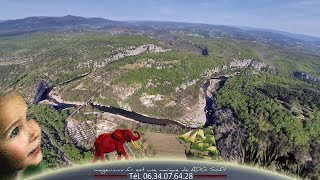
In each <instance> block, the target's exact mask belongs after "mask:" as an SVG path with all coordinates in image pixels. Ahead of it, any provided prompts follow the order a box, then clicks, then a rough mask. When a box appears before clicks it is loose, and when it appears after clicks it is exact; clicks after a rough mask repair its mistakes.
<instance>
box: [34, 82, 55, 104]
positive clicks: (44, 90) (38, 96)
mask: <svg viewBox="0 0 320 180" xmlns="http://www.w3.org/2000/svg"><path fill="white" fill-rule="evenodd" d="M52 88H53V86H52V85H51V83H49V82H46V81H44V80H42V81H40V82H39V83H38V87H37V90H36V93H35V96H34V98H33V104H38V103H39V102H40V101H41V100H43V99H45V97H46V96H48V94H49V93H50V91H51V90H52Z"/></svg>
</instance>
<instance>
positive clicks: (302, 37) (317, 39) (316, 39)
mask: <svg viewBox="0 0 320 180" xmlns="http://www.w3.org/2000/svg"><path fill="white" fill-rule="evenodd" d="M235 27H236V28H239V29H242V30H245V31H264V32H270V33H276V34H281V35H285V36H287V37H291V38H295V39H300V40H304V41H313V42H320V37H315V36H309V35H305V34H295V33H290V32H285V31H278V30H272V29H264V28H252V27H243V26H235Z"/></svg>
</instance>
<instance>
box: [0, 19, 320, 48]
mask: <svg viewBox="0 0 320 180" xmlns="http://www.w3.org/2000/svg"><path fill="white" fill-rule="evenodd" d="M110 28H113V29H116V28H122V29H126V30H128V31H127V32H131V33H132V32H133V31H134V32H139V33H141V32H142V33H146V32H150V31H154V32H157V31H158V32H159V30H161V31H168V32H170V31H177V30H179V31H180V30H182V31H184V32H186V33H187V34H191V35H192V34H193V35H200V36H202V37H205V38H212V37H218V38H229V39H237V40H245V41H261V42H268V43H272V44H277V45H280V46H282V47H287V48H289V49H302V50H306V49H307V51H309V52H312V53H317V54H318V52H320V51H319V47H320V38H317V37H312V36H307V35H300V34H293V33H288V32H282V31H275V30H268V29H259V28H251V27H234V26H225V25H211V24H200V23H187V22H168V21H113V20H109V19H104V18H98V17H93V18H85V17H79V16H72V15H67V16H63V17H27V18H23V19H16V20H8V21H5V22H2V23H0V37H1V36H15V35H20V34H26V33H34V32H39V31H52V30H59V31H64V30H65V29H71V30H72V31H73V32H77V31H79V32H84V31H92V30H99V31H103V30H108V29H110Z"/></svg>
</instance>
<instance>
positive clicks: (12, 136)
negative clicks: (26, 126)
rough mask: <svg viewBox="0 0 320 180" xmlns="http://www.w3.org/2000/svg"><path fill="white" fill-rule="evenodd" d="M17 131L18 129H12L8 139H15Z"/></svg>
mask: <svg viewBox="0 0 320 180" xmlns="http://www.w3.org/2000/svg"><path fill="white" fill-rule="evenodd" d="M19 131H20V128H19V127H15V128H14V129H13V131H12V132H11V134H10V138H14V137H16V136H17V135H18V134H19Z"/></svg>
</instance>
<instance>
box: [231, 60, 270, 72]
mask: <svg viewBox="0 0 320 180" xmlns="http://www.w3.org/2000/svg"><path fill="white" fill-rule="evenodd" d="M265 67H267V64H265V63H263V62H260V61H257V60H253V59H243V60H239V59H233V61H232V62H231V63H230V64H229V68H230V69H233V68H253V69H256V70H259V71H260V70H262V68H265Z"/></svg>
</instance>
